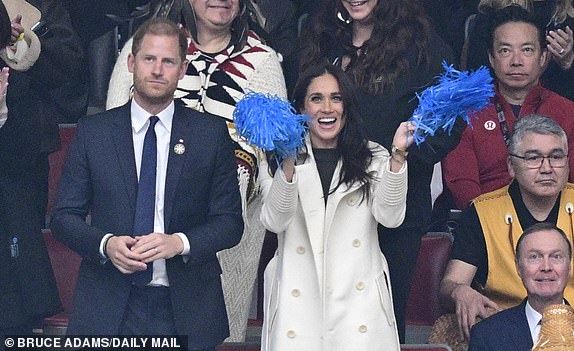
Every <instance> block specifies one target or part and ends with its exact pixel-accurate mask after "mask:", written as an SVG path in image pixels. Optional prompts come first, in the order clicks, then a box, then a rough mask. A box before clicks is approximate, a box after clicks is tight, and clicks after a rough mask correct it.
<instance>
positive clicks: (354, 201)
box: [347, 197, 357, 206]
mask: <svg viewBox="0 0 574 351" xmlns="http://www.w3.org/2000/svg"><path fill="white" fill-rule="evenodd" d="M356 202H357V201H356V200H355V198H354V197H351V198H349V199H347V205H349V206H355V203H356Z"/></svg>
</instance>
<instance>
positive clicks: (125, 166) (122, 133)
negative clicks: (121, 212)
mask: <svg viewBox="0 0 574 351" xmlns="http://www.w3.org/2000/svg"><path fill="white" fill-rule="evenodd" d="M130 105H131V101H130V102H128V103H127V104H126V105H124V106H122V107H121V108H120V109H119V110H117V112H116V115H115V118H114V121H113V125H114V126H113V128H112V129H111V130H110V134H111V135H110V139H111V140H113V142H114V145H115V148H116V156H117V158H118V163H119V166H120V169H121V172H122V174H123V181H124V182H125V185H126V186H125V187H124V188H125V189H126V193H127V196H128V199H129V203H130V205H131V206H132V210H135V203H136V196H137V189H138V179H137V172H136V161H135V155H134V143H133V136H132V123H131V113H130Z"/></svg>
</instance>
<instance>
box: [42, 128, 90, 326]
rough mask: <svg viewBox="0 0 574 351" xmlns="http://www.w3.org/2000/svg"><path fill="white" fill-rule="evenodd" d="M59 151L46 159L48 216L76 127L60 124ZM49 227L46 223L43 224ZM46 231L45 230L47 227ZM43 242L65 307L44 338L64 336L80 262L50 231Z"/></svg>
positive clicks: (50, 322)
mask: <svg viewBox="0 0 574 351" xmlns="http://www.w3.org/2000/svg"><path fill="white" fill-rule="evenodd" d="M59 134H60V144H61V147H60V149H59V150H57V151H55V152H53V153H51V154H50V156H49V162H50V173H49V175H48V204H47V213H48V214H49V213H51V212H52V210H53V208H54V202H55V200H56V194H57V188H58V183H59V181H60V177H61V175H62V168H63V167H64V162H65V160H66V157H67V155H68V151H69V149H70V144H71V143H72V140H73V139H74V136H75V135H76V125H75V124H61V125H60V129H59ZM48 223H49V219H47V221H46V224H48ZM46 227H48V226H46ZM42 233H43V236H44V242H45V243H46V248H47V249H48V255H49V256H50V262H51V263H52V269H53V271H54V275H55V277H56V284H57V286H58V293H59V294H60V300H61V301H62V305H63V307H64V312H62V313H59V314H57V315H55V316H51V317H47V318H45V319H44V321H43V322H42V328H43V331H44V333H45V334H64V333H65V331H66V328H67V326H68V320H69V314H70V312H71V310H72V300H73V296H74V290H75V288H76V278H77V276H78V270H79V268H80V261H81V258H80V256H78V255H77V254H76V253H75V252H73V251H72V250H70V249H69V248H68V247H66V246H65V245H64V244H62V243H60V242H58V241H56V239H55V238H54V237H53V235H52V232H51V231H50V230H49V229H44V230H43V231H42Z"/></svg>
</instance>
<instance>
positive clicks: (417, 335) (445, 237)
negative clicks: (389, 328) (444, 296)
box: [406, 232, 453, 343]
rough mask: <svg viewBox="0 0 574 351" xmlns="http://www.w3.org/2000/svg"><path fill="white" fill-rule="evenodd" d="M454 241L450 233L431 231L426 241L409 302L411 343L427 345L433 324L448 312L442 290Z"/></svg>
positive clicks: (420, 252) (419, 258)
mask: <svg viewBox="0 0 574 351" xmlns="http://www.w3.org/2000/svg"><path fill="white" fill-rule="evenodd" d="M452 241H453V237H452V235H451V234H449V233H446V232H431V233H427V234H426V235H425V236H423V238H422V242H421V247H420V250H419V256H418V258H417V264H416V268H415V272H414V275H413V278H412V279H413V280H412V284H411V291H410V295H409V299H408V301H407V311H406V336H407V340H408V341H410V342H414V343H419V342H426V341H427V339H428V335H429V334H430V330H431V327H432V325H433V324H434V322H435V321H436V320H437V318H438V317H440V316H441V315H442V314H443V313H444V312H445V311H443V310H442V307H441V306H440V303H439V290H440V282H441V280H442V277H443V275H444V271H445V269H446V264H447V263H448V259H449V255H450V250H451V247H452Z"/></svg>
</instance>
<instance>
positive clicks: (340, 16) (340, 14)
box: [337, 11, 353, 24]
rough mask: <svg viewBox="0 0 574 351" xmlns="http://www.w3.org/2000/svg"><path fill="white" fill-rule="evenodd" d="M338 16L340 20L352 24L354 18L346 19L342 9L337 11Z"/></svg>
mask: <svg viewBox="0 0 574 351" xmlns="http://www.w3.org/2000/svg"><path fill="white" fill-rule="evenodd" d="M337 18H338V19H339V21H341V22H343V23H345V24H350V23H351V22H352V21H353V20H352V19H350V18H347V19H345V18H344V17H343V14H342V13H341V11H337Z"/></svg>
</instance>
